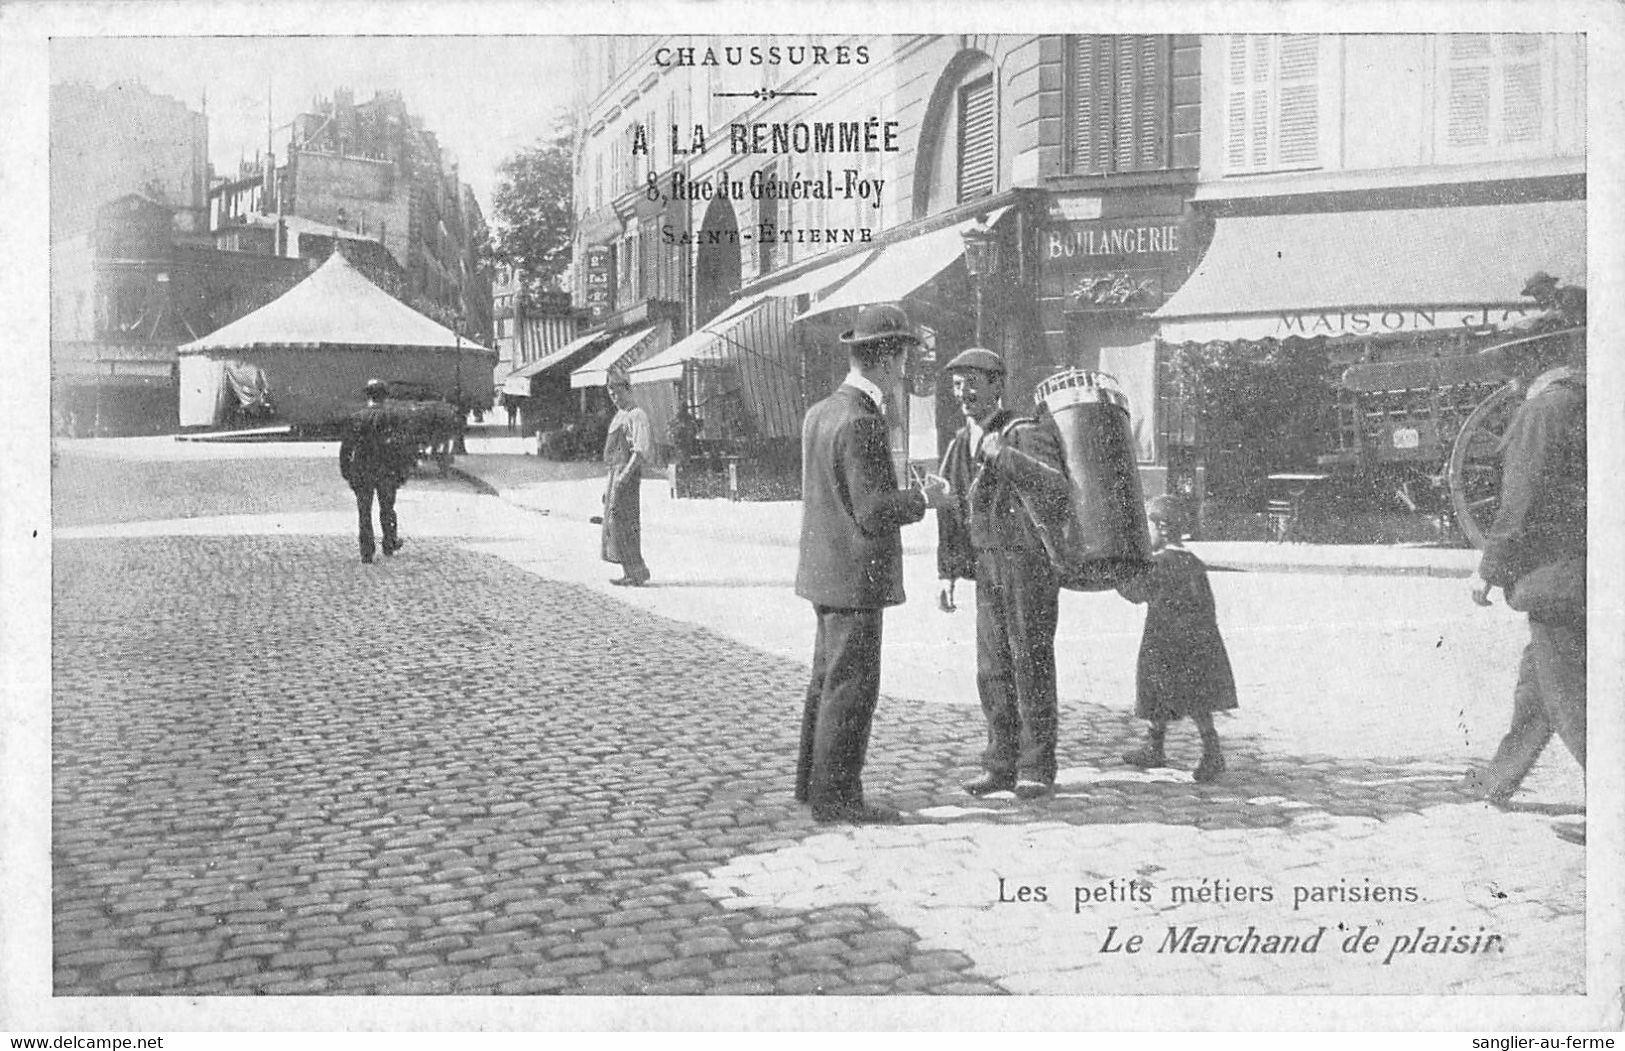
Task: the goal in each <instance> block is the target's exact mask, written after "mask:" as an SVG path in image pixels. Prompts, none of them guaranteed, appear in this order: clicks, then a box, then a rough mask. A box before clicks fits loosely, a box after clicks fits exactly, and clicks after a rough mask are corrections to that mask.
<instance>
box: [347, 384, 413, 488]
mask: <svg viewBox="0 0 1625 1051" xmlns="http://www.w3.org/2000/svg"><path fill="white" fill-rule="evenodd" d="M414 453H415V448H414V447H413V446H412V444H411V443H410V442H408V441H406V440H404V437H403V436H402V435H401V434H400V433H399V427H398V425H397V421H395V420H394V419H393V418H392V417H391V416H390V414H389V412H388V411H387V410H386V409H385V408H384V407H383V406H381V405H368V406H367V407H366V408H364V409H361V410H360V411H358V412H356V413H355V414H354V415H352V416H351V417H350V418H349V420H348V421H346V423H345V429H344V438H343V440H342V441H341V442H340V443H339V474H341V475H343V476H344V480H345V481H346V482H348V483H349V485H350V488H351V489H375V488H378V487H380V486H388V487H391V488H393V487H396V486H399V485H400V484H401V483H402V482H404V481H405V480H406V476H407V474H408V473H410V471H411V467H412V461H413V460H415V459H416V457H415V455H414Z"/></svg>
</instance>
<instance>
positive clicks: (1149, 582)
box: [1117, 546, 1236, 722]
mask: <svg viewBox="0 0 1625 1051" xmlns="http://www.w3.org/2000/svg"><path fill="white" fill-rule="evenodd" d="M1117 590H1118V592H1119V593H1120V594H1121V595H1122V596H1123V597H1124V598H1126V599H1128V600H1129V601H1130V602H1144V603H1147V604H1148V607H1149V608H1148V609H1147V611H1146V615H1145V634H1144V635H1143V636H1141V638H1140V660H1139V665H1138V668H1137V674H1136V680H1137V685H1138V689H1137V695H1136V701H1135V706H1134V714H1135V715H1137V716H1139V717H1140V718H1142V719H1150V720H1153V721H1160V722H1171V721H1173V720H1175V719H1180V718H1183V717H1185V716H1187V715H1192V714H1195V713H1198V712H1218V711H1224V710H1226V709H1230V708H1234V707H1236V680H1235V677H1234V676H1233V675H1232V674H1231V671H1230V655H1229V654H1228V653H1226V652H1225V648H1224V639H1223V637H1222V636H1220V635H1219V621H1218V617H1217V616H1216V615H1215V613H1214V610H1213V591H1212V589H1211V588H1209V587H1208V582H1207V567H1206V566H1204V565H1202V560H1201V559H1199V558H1197V557H1196V556H1195V555H1193V554H1191V553H1190V552H1189V551H1186V550H1185V549H1184V548H1182V547H1172V546H1170V547H1164V548H1162V549H1161V550H1160V551H1158V552H1156V554H1154V555H1153V556H1152V560H1151V568H1150V570H1148V571H1147V572H1145V573H1143V574H1141V575H1140V576H1138V577H1136V578H1134V579H1133V580H1130V581H1128V582H1126V583H1124V584H1122V585H1120V586H1119V587H1118V589H1117Z"/></svg>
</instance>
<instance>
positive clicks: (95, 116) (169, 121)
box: [50, 83, 209, 242]
mask: <svg viewBox="0 0 1625 1051" xmlns="http://www.w3.org/2000/svg"><path fill="white" fill-rule="evenodd" d="M50 186H51V240H52V241H53V242H56V241H59V240H63V239H66V238H69V237H74V236H78V235H81V234H84V233H86V232H87V231H89V229H90V228H91V227H92V226H93V225H94V224H95V221H96V212H97V209H99V208H101V207H102V206H103V205H104V204H106V203H107V202H108V201H111V200H113V199H115V198H118V197H122V196H124V195H125V194H130V193H137V194H141V195H142V196H143V197H146V198H147V199H149V200H152V201H155V202H157V203H159V204H162V205H163V206H165V207H167V208H169V209H170V211H171V214H172V216H173V221H174V223H175V229H176V232H178V233H202V232H204V231H205V230H207V228H208V226H207V203H208V192H209V121H208V117H207V116H206V115H205V114H204V113H202V112H197V111H194V110H192V109H191V108H190V107H188V106H187V105H186V104H185V103H184V102H181V101H180V100H178V99H174V98H171V97H169V96H167V95H156V94H153V93H152V92H150V91H148V90H147V89H146V88H145V87H143V86H141V85H140V84H136V83H119V84H115V85H113V86H112V87H109V88H94V87H91V86H89V85H87V84H78V83H67V84H53V85H52V86H51V91H50Z"/></svg>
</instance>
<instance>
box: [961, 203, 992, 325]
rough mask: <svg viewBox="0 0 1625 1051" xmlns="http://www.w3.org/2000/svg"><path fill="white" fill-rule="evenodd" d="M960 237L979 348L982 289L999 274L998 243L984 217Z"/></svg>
mask: <svg viewBox="0 0 1625 1051" xmlns="http://www.w3.org/2000/svg"><path fill="white" fill-rule="evenodd" d="M960 236H961V237H963V238H964V239H965V271H966V273H968V274H970V279H971V283H972V284H973V285H975V287H976V344H977V346H981V345H982V289H983V287H984V286H985V285H986V284H987V282H988V279H989V278H992V277H994V276H996V275H997V274H998V272H999V241H998V238H997V236H996V235H995V234H994V233H993V231H992V230H990V229H988V225H987V216H985V215H978V216H977V217H976V225H975V226H973V227H971V228H970V229H968V230H966V231H965V232H964V233H962V234H961V235H960Z"/></svg>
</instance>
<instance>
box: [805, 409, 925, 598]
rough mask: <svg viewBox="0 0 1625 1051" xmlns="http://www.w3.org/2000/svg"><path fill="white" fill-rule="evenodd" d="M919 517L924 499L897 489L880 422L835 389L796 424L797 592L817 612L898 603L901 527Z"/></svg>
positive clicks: (878, 416)
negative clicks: (798, 469) (798, 479)
mask: <svg viewBox="0 0 1625 1051" xmlns="http://www.w3.org/2000/svg"><path fill="white" fill-rule="evenodd" d="M924 517H925V497H924V496H922V495H921V494H920V493H918V492H916V491H914V490H907V491H900V490H899V489H898V488H897V478H896V475H895V474H894V473H893V470H892V462H891V441H890V438H889V437H888V436H887V433H886V420H885V418H884V417H883V416H881V414H880V410H879V409H878V408H876V407H875V405H874V403H873V402H871V401H870V400H869V397H868V396H867V395H866V394H864V393H863V392H862V391H859V390H858V389H857V388H855V387H848V386H844V385H843V386H841V387H839V388H837V389H836V391H835V393H834V394H831V395H830V396H829V397H827V398H825V399H824V400H823V401H821V402H819V403H818V404H817V405H814V406H813V407H812V408H811V409H809V410H807V417H806V419H805V420H803V421H802V425H801V561H800V564H799V565H798V567H797V569H796V594H797V595H800V596H801V597H802V598H804V599H807V600H808V601H810V602H812V603H814V604H815V605H819V606H838V607H844V608H848V609H878V608H882V607H885V606H895V605H898V604H899V603H901V602H902V601H903V542H902V537H901V536H900V535H899V532H898V531H899V529H900V528H901V527H902V526H905V525H907V524H909V523H911V522H918V521H919V520H920V519H922V518H924Z"/></svg>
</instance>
